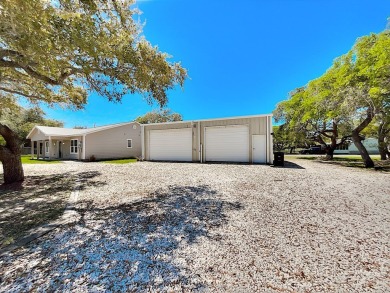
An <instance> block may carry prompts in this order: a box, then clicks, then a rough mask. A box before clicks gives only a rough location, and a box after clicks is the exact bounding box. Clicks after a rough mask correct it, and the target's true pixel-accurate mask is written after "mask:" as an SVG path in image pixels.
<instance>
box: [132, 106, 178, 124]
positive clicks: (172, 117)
mask: <svg viewBox="0 0 390 293" xmlns="http://www.w3.org/2000/svg"><path fill="white" fill-rule="evenodd" d="M182 120H183V118H182V117H181V115H180V114H179V113H173V112H172V111H171V110H170V109H160V110H158V111H156V110H154V111H151V112H148V113H146V114H145V115H143V116H139V117H137V118H136V119H135V121H137V122H139V123H141V124H150V123H163V122H174V121H182Z"/></svg>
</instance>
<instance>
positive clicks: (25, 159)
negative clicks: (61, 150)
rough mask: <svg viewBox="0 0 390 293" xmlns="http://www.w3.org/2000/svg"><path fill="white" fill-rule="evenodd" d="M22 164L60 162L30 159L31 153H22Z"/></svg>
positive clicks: (57, 161) (56, 161)
mask: <svg viewBox="0 0 390 293" xmlns="http://www.w3.org/2000/svg"><path fill="white" fill-rule="evenodd" d="M21 158H22V164H58V163H62V162H61V161H59V160H41V159H40V160H37V159H31V155H22V156H21Z"/></svg>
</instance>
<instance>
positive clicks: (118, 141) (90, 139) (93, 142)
mask: <svg viewBox="0 0 390 293" xmlns="http://www.w3.org/2000/svg"><path fill="white" fill-rule="evenodd" d="M133 125H135V126H136V129H133ZM127 139H132V148H127ZM85 143H86V144H85V159H89V158H90V157H91V156H92V155H93V156H95V158H96V159H115V158H130V157H134V158H136V157H140V156H141V126H140V125H139V124H138V123H134V124H127V125H123V126H119V127H114V128H110V129H107V130H102V131H98V132H95V133H90V134H87V135H86V137H85Z"/></svg>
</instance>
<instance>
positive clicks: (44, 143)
mask: <svg viewBox="0 0 390 293" xmlns="http://www.w3.org/2000/svg"><path fill="white" fill-rule="evenodd" d="M42 147H43V151H42V157H43V159H44V160H46V140H43V144H42Z"/></svg>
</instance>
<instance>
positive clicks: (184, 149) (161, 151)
mask: <svg viewBox="0 0 390 293" xmlns="http://www.w3.org/2000/svg"><path fill="white" fill-rule="evenodd" d="M149 135H150V136H149V152H150V154H149V159H150V160H153V161H185V162H190V161H192V129H191V128H182V129H167V130H150V132H149Z"/></svg>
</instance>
